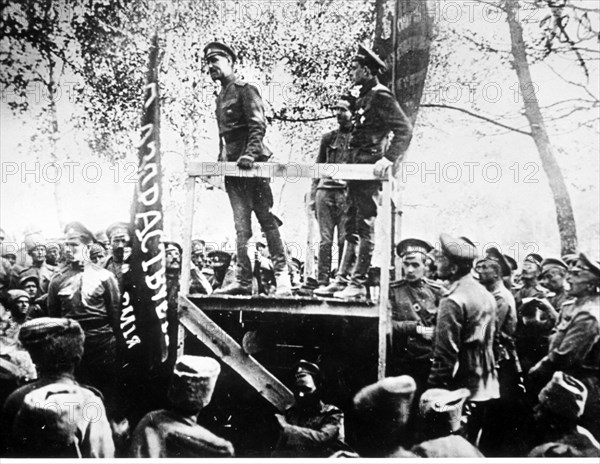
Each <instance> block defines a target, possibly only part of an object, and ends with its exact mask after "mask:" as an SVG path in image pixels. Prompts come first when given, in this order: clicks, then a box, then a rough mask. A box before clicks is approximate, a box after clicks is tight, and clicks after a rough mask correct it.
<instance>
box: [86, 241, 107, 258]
mask: <svg viewBox="0 0 600 464" xmlns="http://www.w3.org/2000/svg"><path fill="white" fill-rule="evenodd" d="M105 253H106V250H105V249H104V247H103V246H102V245H100V244H99V243H92V244H91V245H90V259H91V258H94V257H96V256H100V257H102V256H104V255H105Z"/></svg>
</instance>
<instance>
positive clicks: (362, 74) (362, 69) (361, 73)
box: [350, 61, 369, 85]
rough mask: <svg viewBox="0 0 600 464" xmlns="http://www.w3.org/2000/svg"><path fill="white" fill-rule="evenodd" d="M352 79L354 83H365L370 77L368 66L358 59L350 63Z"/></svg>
mask: <svg viewBox="0 0 600 464" xmlns="http://www.w3.org/2000/svg"><path fill="white" fill-rule="evenodd" d="M350 79H351V80H352V82H353V83H354V85H363V84H364V83H365V82H367V81H368V79H369V73H368V72H367V67H366V66H363V65H361V64H360V63H359V62H358V61H353V62H352V64H351V65H350Z"/></svg>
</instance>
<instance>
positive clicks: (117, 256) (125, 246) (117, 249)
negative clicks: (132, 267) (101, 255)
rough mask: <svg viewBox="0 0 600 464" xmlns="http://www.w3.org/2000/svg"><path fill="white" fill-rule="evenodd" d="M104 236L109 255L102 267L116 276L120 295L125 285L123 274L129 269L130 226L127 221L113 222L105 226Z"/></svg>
mask: <svg viewBox="0 0 600 464" xmlns="http://www.w3.org/2000/svg"><path fill="white" fill-rule="evenodd" d="M106 237H107V238H108V243H109V246H110V248H109V250H110V253H111V255H110V256H109V257H108V259H107V260H106V264H104V267H105V268H106V269H108V270H109V271H110V272H112V273H113V275H114V276H115V277H116V278H117V282H118V283H119V293H120V294H121V295H122V294H123V290H124V287H125V283H124V277H123V276H124V274H126V273H127V271H128V270H129V257H130V255H131V226H130V224H129V223H128V222H115V223H113V224H111V225H110V226H108V227H107V228H106Z"/></svg>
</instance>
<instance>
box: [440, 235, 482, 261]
mask: <svg viewBox="0 0 600 464" xmlns="http://www.w3.org/2000/svg"><path fill="white" fill-rule="evenodd" d="M440 244H441V246H442V252H443V253H444V254H446V255H447V256H448V257H450V258H452V259H455V260H458V261H473V260H475V258H477V248H475V246H474V245H473V242H470V241H467V240H465V239H464V238H455V237H452V236H451V235H449V234H445V233H442V234H440Z"/></svg>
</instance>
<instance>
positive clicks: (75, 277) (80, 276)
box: [48, 222, 125, 412]
mask: <svg viewBox="0 0 600 464" xmlns="http://www.w3.org/2000/svg"><path fill="white" fill-rule="evenodd" d="M93 240H94V235H93V234H92V232H90V231H89V230H88V229H87V228H86V227H85V226H83V225H82V224H81V223H79V222H72V223H69V224H67V226H66V227H65V258H66V260H67V263H68V264H67V265H65V266H64V267H62V268H61V269H60V270H59V271H58V272H57V274H56V275H55V276H54V278H53V279H52V281H51V282H50V287H49V289H48V315H49V316H50V317H64V318H67V319H73V320H75V321H77V322H78V323H79V324H80V325H81V328H82V329H83V331H84V333H85V351H84V354H83V358H82V360H81V364H80V365H79V370H78V372H77V375H78V377H79V379H80V380H81V381H82V382H84V383H86V384H89V385H92V386H94V387H96V388H98V389H99V390H100V391H101V392H102V393H103V394H104V395H105V396H106V399H107V407H108V409H109V411H110V412H115V411H113V408H112V406H113V405H112V401H113V399H114V398H113V397H114V395H115V393H116V381H117V378H116V376H117V369H116V368H117V363H116V359H117V353H118V351H119V350H122V349H124V346H125V340H124V338H123V334H122V332H121V328H120V295H119V287H118V283H117V280H116V278H115V276H114V275H113V274H112V273H111V272H109V271H108V270H106V269H104V268H102V267H100V266H97V265H95V264H93V263H91V262H90V261H89V260H87V259H86V254H87V251H86V249H87V248H88V247H89V245H90V244H91V243H92V242H93Z"/></svg>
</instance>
